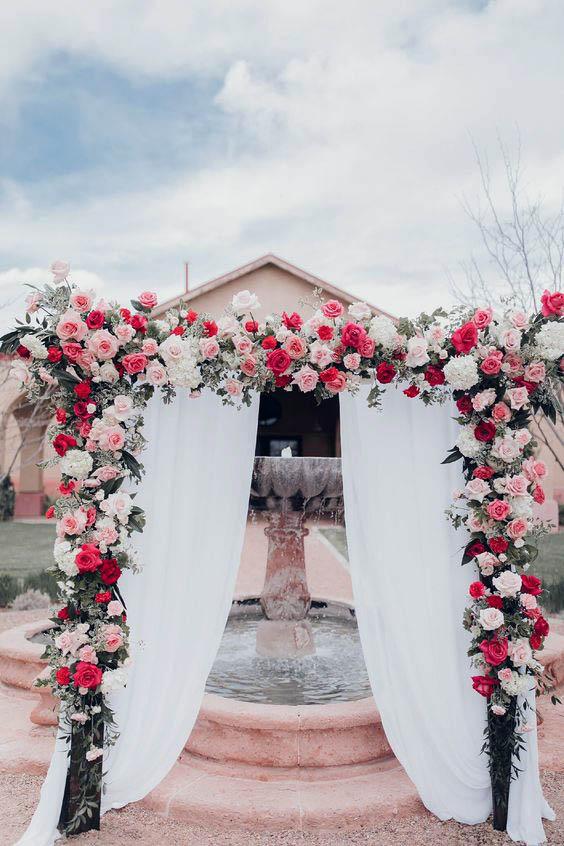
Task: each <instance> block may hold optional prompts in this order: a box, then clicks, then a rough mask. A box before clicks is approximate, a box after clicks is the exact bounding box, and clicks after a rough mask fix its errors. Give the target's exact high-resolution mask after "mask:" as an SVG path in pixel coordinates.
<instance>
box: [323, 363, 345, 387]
mask: <svg viewBox="0 0 564 846" xmlns="http://www.w3.org/2000/svg"><path fill="white" fill-rule="evenodd" d="M329 374H330V375H329ZM321 379H322V381H323V383H324V385H325V387H326V388H327V390H328V391H330V392H331V393H332V394H338V393H340V392H341V391H344V390H345V388H346V387H347V377H346V376H345V374H344V373H343V372H342V371H341V370H337V368H336V367H331V368H330V369H329V370H325V371H323V373H321Z"/></svg>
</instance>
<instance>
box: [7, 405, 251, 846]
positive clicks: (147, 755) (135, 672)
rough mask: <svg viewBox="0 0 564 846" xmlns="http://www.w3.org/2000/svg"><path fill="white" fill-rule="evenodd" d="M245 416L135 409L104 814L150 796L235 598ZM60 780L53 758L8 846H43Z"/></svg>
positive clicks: (247, 446) (195, 704)
mask: <svg viewBox="0 0 564 846" xmlns="http://www.w3.org/2000/svg"><path fill="white" fill-rule="evenodd" d="M257 414H258V397H257V396H255V397H254V399H253V403H252V406H251V408H246V407H243V408H242V409H241V410H237V409H234V408H230V407H225V408H224V407H222V405H221V401H220V400H219V398H218V397H216V396H215V395H214V394H212V393H211V392H208V391H205V392H204V393H203V394H202V396H201V397H200V398H199V399H189V398H188V397H186V396H181V395H179V396H178V397H177V398H176V399H175V400H174V402H173V403H172V404H171V405H169V406H165V405H163V404H162V402H161V400H160V398H155V399H153V400H152V401H151V403H150V404H149V407H148V409H147V414H146V423H145V434H146V437H147V439H148V448H147V451H146V452H145V454H144V464H145V468H146V471H147V472H146V476H145V479H144V481H143V484H142V485H141V486H140V493H139V497H138V500H137V501H138V503H139V504H140V505H141V506H142V507H143V508H145V510H146V513H147V526H146V529H145V532H144V533H143V535H141V536H134V539H138V543H137V545H138V548H139V553H140V555H139V557H140V562H141V564H142V566H143V570H142V572H141V573H137V574H133V573H126V574H124V576H123V578H122V579H121V580H120V589H121V590H122V593H123V595H124V598H125V602H126V604H127V611H128V622H129V623H130V626H131V644H132V656H133V663H132V666H131V669H130V675H129V682H128V685H127V688H126V689H125V690H124V691H123V693H120V694H119V695H115V697H114V701H113V706H114V708H115V712H116V717H117V723H118V727H119V730H120V737H119V739H118V742H117V744H116V746H115V747H114V748H113V749H112V750H111V751H110V754H109V756H108V757H107V760H105V762H104V764H105V769H106V770H107V775H106V778H105V794H104V797H103V803H102V807H103V810H104V811H106V810H108V809H109V808H118V807H122V806H123V805H125V804H127V803H129V802H134V801H137V800H139V799H141V798H143V797H144V796H145V795H146V794H147V793H148V792H149V791H150V790H152V789H153V788H154V787H156V785H157V784H159V782H160V781H161V780H162V779H163V778H164V776H165V775H166V774H167V773H168V771H169V770H170V769H171V767H172V766H173V765H174V763H175V761H176V759H177V758H178V755H179V754H180V753H181V751H182V749H183V747H184V744H185V743H186V740H187V739H188V737H189V735H190V732H191V730H192V727H193V725H194V722H195V720H196V717H197V715H198V711H199V708H200V704H201V699H202V695H203V692H204V687H205V682H206V678H207V675H208V673H209V671H210V669H211V665H212V663H213V660H214V658H215V655H216V652H217V649H218V647H219V643H220V641H221V636H222V633H223V629H224V627H225V622H226V619H227V615H228V613H229V608H230V605H231V600H232V597H233V592H234V588H235V580H236V577H237V569H238V566H239V559H240V554H241V548H242V544H243V536H244V530H245V524H246V519H245V518H246V511H247V505H248V498H249V490H250V483H251V474H252V467H253V456H254V447H255V439H256V427H257ZM59 748H61V747H59ZM65 776H66V764H65V756H64V749H63V751H57V752H56V753H55V755H54V758H53V762H52V765H51V768H50V770H49V773H48V775H47V777H46V779H45V783H44V785H43V789H42V794H41V800H40V803H39V805H38V808H37V810H36V812H35V815H34V817H33V819H32V822H31V823H30V826H29V828H28V830H27V832H26V833H25V834H24V836H23V837H22V838H21V840H20V841H19V843H18V846H51V844H52V843H53V842H54V840H55V839H56V836H57V832H56V825H57V822H58V818H59V812H60V808H61V802H62V796H63V791H64V784H65Z"/></svg>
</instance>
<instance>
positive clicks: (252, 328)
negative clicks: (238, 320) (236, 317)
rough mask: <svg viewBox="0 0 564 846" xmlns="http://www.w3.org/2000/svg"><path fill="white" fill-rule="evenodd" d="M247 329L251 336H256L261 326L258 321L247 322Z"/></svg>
mask: <svg viewBox="0 0 564 846" xmlns="http://www.w3.org/2000/svg"><path fill="white" fill-rule="evenodd" d="M245 329H246V330H247V332H248V333H249V334H250V335H254V334H255V333H256V332H258V329H259V325H258V323H257V322H256V320H247V322H246V323H245Z"/></svg>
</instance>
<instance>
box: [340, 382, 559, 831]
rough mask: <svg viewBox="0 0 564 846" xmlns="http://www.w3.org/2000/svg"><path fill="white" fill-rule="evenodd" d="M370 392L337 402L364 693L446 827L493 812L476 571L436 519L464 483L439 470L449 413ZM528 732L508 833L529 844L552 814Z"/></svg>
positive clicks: (451, 428)
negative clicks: (473, 649)
mask: <svg viewBox="0 0 564 846" xmlns="http://www.w3.org/2000/svg"><path fill="white" fill-rule="evenodd" d="M368 390H369V388H368V387H367V386H364V385H363V386H362V387H361V389H360V391H359V394H358V395H356V396H351V395H348V394H341V395H340V404H341V405H340V407H341V439H342V462H343V488H344V498H345V519H346V527H347V543H348V548H349V559H350V566H351V576H352V582H353V591H354V597H355V606H356V613H357V619H358V626H359V631H360V637H361V642H362V648H363V652H364V657H365V661H366V666H367V669H368V675H369V677H370V683H371V686H372V691H373V694H374V698H375V700H376V704H377V706H378V708H379V711H380V714H381V717H382V724H383V726H384V730H385V731H386V735H387V737H388V740H389V742H390V744H391V746H392V749H393V750H394V753H395V755H396V757H397V758H398V760H399V761H400V763H401V764H402V766H403V767H404V769H405V771H406V772H407V774H408V776H409V777H410V778H411V780H412V781H413V783H414V784H415V786H416V787H417V790H418V792H419V795H420V797H421V800H422V801H423V803H424V805H425V806H426V807H427V808H428V809H429V810H430V811H432V813H434V814H435V815H436V816H438V817H439V818H440V819H443V820H446V819H450V818H454V819H456V820H458V821H459V822H463V823H478V822H482V821H484V820H485V819H486V818H487V817H488V815H489V813H490V811H491V792H490V781H489V773H488V769H487V759H486V756H485V755H481V754H480V749H481V746H482V742H483V731H484V728H485V725H486V711H485V706H484V700H483V699H482V698H481V697H479V696H478V695H477V694H476V693H475V692H474V691H473V690H472V688H471V685H470V681H469V676H470V662H469V659H468V658H467V655H466V651H467V648H468V642H469V636H468V634H467V633H466V632H465V631H464V629H463V628H462V622H461V621H462V614H463V610H464V607H465V605H466V601H467V591H468V585H469V584H470V582H471V581H473V579H474V578H475V574H474V571H473V568H472V566H470V565H467V566H465V567H462V566H461V565H460V559H461V550H462V548H463V546H464V535H463V533H462V532H458V533H457V532H455V530H454V529H453V528H452V527H451V526H450V524H449V523H448V521H447V519H446V517H445V514H444V510H445V508H447V507H448V506H449V505H450V504H451V502H452V492H453V490H454V489H455V488H457V487H459V488H460V487H462V485H463V481H462V477H461V473H460V468H459V466H458V465H456V464H447V465H443V466H441V462H442V460H443V459H444V458H445V456H446V454H447V450H448V449H449V448H450V447H451V446H452V444H453V443H454V441H455V438H456V427H457V424H456V423H455V422H454V421H453V420H452V419H451V414H452V411H451V410H450V408H448V407H446V406H431V407H425V406H424V405H423V404H422V403H420V402H416V401H414V400H412V399H408V398H406V397H405V396H404V395H403V393H402V392H400V391H395V390H388V392H387V393H386V394H385V395H384V398H383V411H382V412H379V411H376V410H375V409H371V408H369V407H368V404H367V401H366V400H367V394H368ZM527 737H528V741H527V743H528V751H527V768H526V770H525V772H524V773H522V775H521V776H520V778H519V780H518V782H514V783H513V784H512V788H511V802H510V809H509V823H508V831H509V833H510V836H512V837H513V838H514V839H519V838H523V839H525V841H526V842H527V843H529V844H530V846H536V844H538V843H542V842H543V841H544V831H543V828H542V822H541V815H543V816H549V815H550V809H548V806H547V805H546V803H545V802H544V799H543V798H542V792H541V791H540V785H538V766H537V762H536V726H535V729H534V732H531V733H530V734H529V735H528V736H527ZM535 780H536V784H537V785H538V787H537V789H534V784H535Z"/></svg>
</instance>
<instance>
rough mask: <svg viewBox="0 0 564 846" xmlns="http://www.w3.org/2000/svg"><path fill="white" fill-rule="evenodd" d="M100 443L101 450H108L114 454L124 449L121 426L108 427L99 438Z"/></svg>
mask: <svg viewBox="0 0 564 846" xmlns="http://www.w3.org/2000/svg"><path fill="white" fill-rule="evenodd" d="M98 443H99V445H100V449H107V450H111V451H112V452H117V451H118V450H120V449H123V445H124V444H125V437H124V433H123V429H122V428H121V426H108V428H107V429H105V430H104V431H103V432H102V434H101V436H100V437H99V438H98Z"/></svg>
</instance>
